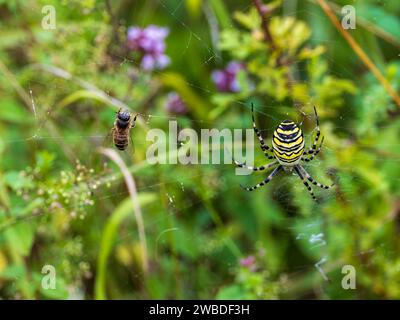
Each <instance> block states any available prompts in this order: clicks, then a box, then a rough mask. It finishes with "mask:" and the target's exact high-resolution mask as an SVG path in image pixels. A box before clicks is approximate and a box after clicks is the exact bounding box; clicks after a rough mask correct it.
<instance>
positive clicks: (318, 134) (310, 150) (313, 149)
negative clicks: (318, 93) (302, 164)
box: [301, 106, 324, 162]
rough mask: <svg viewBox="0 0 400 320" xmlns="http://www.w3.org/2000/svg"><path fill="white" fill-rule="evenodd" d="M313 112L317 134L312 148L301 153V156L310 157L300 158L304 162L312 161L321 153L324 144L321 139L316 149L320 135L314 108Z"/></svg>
mask: <svg viewBox="0 0 400 320" xmlns="http://www.w3.org/2000/svg"><path fill="white" fill-rule="evenodd" d="M314 112H315V119H316V122H317V134H316V135H315V139H314V143H313V145H312V147H311V148H309V149H308V150H306V151H304V153H303V155H311V157H309V158H307V157H301V160H302V161H306V162H308V161H311V160H313V159H314V157H315V156H316V155H317V154H318V153H319V152H320V151H321V148H322V143H323V142H324V137H322V139H321V143H320V145H319V147H318V149H317V144H318V140H319V137H320V135H321V130H320V128H319V119H318V114H317V109H316V108H315V106H314Z"/></svg>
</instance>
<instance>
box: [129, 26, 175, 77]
mask: <svg viewBox="0 0 400 320" xmlns="http://www.w3.org/2000/svg"><path fill="white" fill-rule="evenodd" d="M168 33H169V30H168V28H161V27H157V26H155V25H149V26H148V27H146V28H139V27H130V28H129V29H128V48H129V49H131V50H135V51H139V52H141V53H142V54H143V56H142V61H141V67H142V68H143V69H144V70H147V71H151V70H154V69H163V68H165V67H166V66H167V65H168V64H169V63H170V59H169V57H168V56H167V55H166V54H165V53H164V51H165V38H166V37H167V35H168Z"/></svg>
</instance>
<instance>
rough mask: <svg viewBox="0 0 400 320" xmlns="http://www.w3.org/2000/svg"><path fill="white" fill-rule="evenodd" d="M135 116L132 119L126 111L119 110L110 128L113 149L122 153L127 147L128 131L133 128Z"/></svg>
mask: <svg viewBox="0 0 400 320" xmlns="http://www.w3.org/2000/svg"><path fill="white" fill-rule="evenodd" d="M137 116H138V114H136V115H135V116H134V117H133V118H132V115H131V114H130V113H129V112H128V111H122V109H119V110H118V112H117V115H116V119H115V122H114V127H113V128H112V139H113V143H114V145H115V147H116V148H117V149H119V150H121V151H124V150H125V149H126V148H127V147H128V145H129V139H130V130H131V129H132V128H134V127H135V124H136V118H137Z"/></svg>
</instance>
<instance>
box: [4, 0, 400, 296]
mask: <svg viewBox="0 0 400 320" xmlns="http://www.w3.org/2000/svg"><path fill="white" fill-rule="evenodd" d="M255 3H256V4H257V3H261V2H257V1H255V2H252V1H222V0H207V1H201V0H182V1H177V0H173V1H172V0H150V1H127V0H116V1H108V2H107V1H100V0H99V1H95V0H85V1H78V0H74V1H64V0H61V1H49V0H44V1H31V0H25V1H22V0H11V1H10V0H7V1H6V0H0V17H1V19H0V154H1V155H0V297H1V298H2V299H66V298H70V299H105V298H107V299H372V298H376V299H399V298H400V256H399V253H400V241H399V232H400V192H399V188H398V184H399V182H400V170H399V160H400V144H399V143H400V142H399V136H400V119H399V114H400V113H399V108H400V106H399V105H396V103H395V102H394V101H393V99H392V97H391V96H390V95H389V94H388V92H387V90H385V88H384V86H383V85H382V83H381V82H379V81H378V80H377V79H376V78H375V77H374V76H373V74H372V73H371V71H370V69H369V68H367V67H366V65H365V64H364V63H363V61H362V60H360V58H359V56H358V55H357V54H356V52H355V51H354V47H352V46H349V44H348V43H347V42H346V41H345V40H344V38H343V37H342V35H341V34H340V33H339V32H338V30H337V29H335V27H334V25H333V24H332V23H331V21H330V20H329V19H328V17H327V15H326V14H325V13H324V11H323V10H322V9H321V7H320V4H319V3H318V1H305V0H298V1H272V2H265V6H263V5H262V4H261V6H262V7H261V9H262V10H261V11H262V12H264V14H265V20H264V21H265V25H266V26H267V28H268V30H269V33H270V37H271V38H270V39H268V37H266V34H265V25H264V27H262V23H261V18H260V12H258V11H257V9H256V5H255ZM326 3H328V5H329V6H330V8H331V10H332V12H335V14H336V16H337V17H338V19H339V20H341V19H342V14H341V8H342V6H344V5H346V4H351V5H354V7H355V10H356V11H355V12H356V19H357V26H356V29H354V30H352V29H350V30H346V32H347V33H348V34H350V35H351V36H352V37H353V38H354V39H355V41H356V42H357V43H358V44H359V46H360V47H361V48H362V49H363V50H364V51H365V52H366V54H367V55H368V56H369V58H370V59H371V60H372V61H373V63H374V65H375V66H376V67H377V68H378V69H379V70H380V72H381V73H382V75H383V76H384V77H385V78H386V80H387V81H388V82H389V83H390V85H391V87H392V88H393V90H394V91H395V92H398V91H399V85H400V63H399V62H400V59H399V48H400V37H399V32H398V31H399V30H400V20H399V19H398V17H399V15H400V2H397V1H370V0H367V1H362V2H361V1H357V2H356V1H350V3H349V1H347V2H346V1H335V2H326ZM46 5H51V6H53V8H54V10H55V19H56V20H55V23H56V24H55V28H54V29H51V28H50V29H46V28H43V26H42V22H43V19H47V18H46V17H47V15H48V13H49V11H46V10H47V9H45V11H44V12H43V13H42V9H43V7H44V6H46ZM46 21H47V22H46ZM46 21H45V25H46V23H49V20H46ZM50 22H51V21H50ZM150 25H155V26H158V27H162V28H168V31H169V32H168V35H166V36H165V38H162V37H161V38H162V39H161V38H160V39H158V40H157V41H158V43H159V44H160V47H159V48H158V49H157V50H159V51H160V53H162V54H165V55H166V56H167V58H168V59H169V63H165V65H163V66H160V67H159V68H150V70H148V69H147V70H145V68H144V64H143V63H144V62H143V60H144V59H145V58H144V57H145V54H150V55H153V56H154V55H155V54H156V53H157V52H156V53H155V52H150V53H149V52H148V51H146V50H150V49H146V48H145V47H140V46H139V47H135V45H137V43H135V40H132V39H129V37H128V30H129V28H130V27H138V28H141V29H140V30H142V31H143V30H144V29H145V28H148V26H150ZM136 30H139V29H136ZM137 41H144V40H143V39H141V40H140V39H139V40H137ZM164 41H165V48H164V47H163V46H162V43H164ZM157 57H158V58H159V59H161V57H160V56H157ZM232 61H233V62H234V63H237V64H238V65H240V67H239V68H238V70H237V71H235V72H233V73H232V74H231V73H229V72H228V71H226V70H227V68H229V65H230V62H232ZM216 70H220V71H221V72H220V73H219V76H220V77H224V76H225V77H228V76H232V77H233V78H229V77H228V78H229V79H228V78H223V79H222V80H221V79H219V80H218V79H217V80H216V77H217V75H218V72H217V73H216ZM224 79H225V80H226V81H228V80H229V81H230V82H229V81H228V82H229V83H228V84H231V85H232V84H233V85H234V87H228V88H225V89H224V88H223V86H222V85H223V83H221V81H222V82H223V80H224ZM232 81H234V83H233V82H232ZM251 102H253V103H254V105H255V109H256V110H255V111H256V117H257V122H258V126H259V127H260V128H261V129H262V130H261V131H262V133H263V135H264V137H265V139H266V141H267V142H268V144H270V139H271V134H272V132H273V129H274V128H275V126H277V125H278V124H279V122H280V121H282V120H283V119H286V118H289V119H293V120H295V121H297V122H303V126H302V128H303V131H304V132H305V135H306V142H307V144H306V145H307V146H308V145H309V144H311V143H312V140H313V138H314V135H315V120H314V115H313V109H312V107H313V105H316V106H317V110H318V113H319V116H320V123H321V130H322V135H323V136H325V142H324V146H323V148H322V151H321V153H320V154H319V155H318V156H317V158H316V159H315V160H313V161H312V162H310V163H306V164H305V167H306V168H307V170H309V172H310V173H311V174H312V175H313V177H314V178H315V179H316V180H318V181H320V182H321V183H324V184H330V182H331V181H336V186H335V187H334V188H333V189H331V190H321V189H317V187H315V188H314V189H315V190H314V192H315V193H316V196H317V198H318V199H319V202H318V203H315V202H313V200H312V199H311V197H310V196H309V195H308V191H307V190H306V188H305V187H304V186H303V184H302V182H301V181H300V180H299V179H298V177H296V176H294V175H291V174H288V173H281V174H280V175H279V178H276V179H274V180H273V181H272V182H270V183H269V184H268V185H267V186H265V187H263V188H260V189H259V190H257V191H254V192H252V193H249V192H246V191H244V190H242V189H241V188H240V186H239V185H240V184H243V185H253V184H256V183H258V182H260V181H261V180H263V179H264V178H265V176H266V174H263V173H255V174H252V175H251V176H237V175H235V167H234V165H232V164H231V165H228V164H220V165H182V164H170V165H151V164H149V163H148V162H147V161H146V149H147V148H148V146H149V145H150V144H151V142H149V141H146V135H147V132H148V131H149V130H150V129H152V128H160V129H162V130H165V131H167V130H168V122H169V120H174V119H175V120H176V121H177V122H178V126H179V128H180V129H182V128H193V129H195V130H196V131H197V132H200V129H201V128H217V129H223V128H230V129H233V128H239V129H247V128H251V126H252V124H251V112H250V104H251ZM120 106H127V107H129V109H130V111H131V112H133V113H137V112H139V113H141V114H142V116H141V117H140V120H139V121H138V124H137V126H136V127H135V128H134V129H132V132H131V133H132V141H133V147H131V148H129V149H128V150H127V151H126V152H119V153H118V154H119V155H120V156H121V158H122V160H123V161H124V163H125V164H126V166H127V168H128V170H129V172H130V174H131V177H133V179H134V181H135V183H136V186H137V195H135V194H133V195H130V193H129V192H128V189H127V187H126V180H127V178H126V177H124V175H123V174H122V173H121V170H120V168H119V166H117V165H116V164H115V163H114V162H113V161H111V160H110V159H109V158H108V157H106V156H104V155H102V154H100V153H99V152H98V151H97V147H101V146H103V147H108V148H113V146H112V142H110V137H109V132H110V130H111V128H112V126H113V122H114V119H115V112H116V111H117V110H118V109H119V107H120ZM177 106H178V107H177ZM114 150H116V149H115V148H114ZM255 158H256V164H260V165H261V164H265V163H266V162H269V161H266V159H265V157H264V155H263V153H262V152H261V150H260V149H259V148H258V146H257V145H256V142H255ZM128 180H129V179H128ZM132 199H133V201H134V202H135V203H134V205H139V207H140V211H141V213H142V216H143V227H142V228H141V227H140V221H139V228H138V221H137V210H136V211H135V210H134V209H133V206H132ZM136 208H137V207H136ZM140 232H142V233H144V237H143V234H142V235H140ZM144 242H145V243H144ZM46 265H50V266H53V267H54V269H55V271H56V286H55V289H48V288H47V289H46V285H45V284H46V283H47V282H46V281H47V280H46V279H47V278H46V276H48V274H47V273H46V272H47V271H46V270H43V267H44V266H46ZM345 265H352V266H354V268H355V270H356V289H354V290H352V289H349V290H345V289H343V288H342V279H343V277H344V276H345V274H343V273H342V268H343V266H345ZM42 271H43V272H42Z"/></svg>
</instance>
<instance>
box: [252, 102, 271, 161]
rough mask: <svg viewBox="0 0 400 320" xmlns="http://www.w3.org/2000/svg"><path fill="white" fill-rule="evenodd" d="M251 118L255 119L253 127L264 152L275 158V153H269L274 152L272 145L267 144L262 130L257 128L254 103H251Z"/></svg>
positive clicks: (268, 156)
mask: <svg viewBox="0 0 400 320" xmlns="http://www.w3.org/2000/svg"><path fill="white" fill-rule="evenodd" d="M251 118H252V120H253V129H254V132H255V133H256V135H257V137H258V140H259V141H260V147H261V150H262V151H263V152H264V155H265V156H266V157H267V158H268V159H275V156H274V155H273V154H272V155H270V154H269V153H272V152H273V150H272V148H271V147H270V146H267V145H266V144H265V141H264V139H263V137H262V135H261V132H260V130H258V128H257V126H256V121H255V118H254V105H253V103H251Z"/></svg>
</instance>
